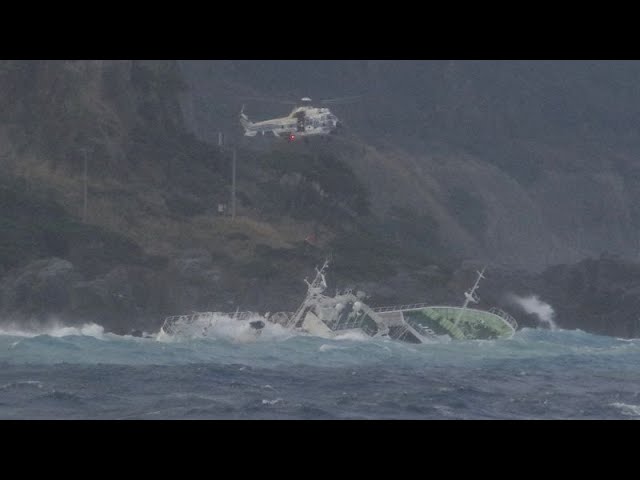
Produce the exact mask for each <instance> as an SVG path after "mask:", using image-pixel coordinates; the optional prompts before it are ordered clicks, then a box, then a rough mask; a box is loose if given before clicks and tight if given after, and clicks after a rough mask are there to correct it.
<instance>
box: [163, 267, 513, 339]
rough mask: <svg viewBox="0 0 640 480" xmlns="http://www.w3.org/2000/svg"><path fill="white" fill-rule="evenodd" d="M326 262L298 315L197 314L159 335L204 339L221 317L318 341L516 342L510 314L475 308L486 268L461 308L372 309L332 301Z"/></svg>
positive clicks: (353, 298)
mask: <svg viewBox="0 0 640 480" xmlns="http://www.w3.org/2000/svg"><path fill="white" fill-rule="evenodd" d="M328 265H329V263H328V261H325V262H324V264H323V266H322V268H320V269H318V268H316V276H315V278H314V280H313V281H312V282H309V281H307V280H306V279H305V282H306V283H307V294H306V296H305V298H304V301H303V302H302V304H301V305H300V307H299V308H298V309H297V310H296V311H295V312H277V313H274V314H265V315H264V316H261V315H260V314H258V313H255V312H239V311H236V312H233V313H222V312H196V313H193V314H191V315H179V316H173V317H167V318H166V319H165V322H164V324H163V326H162V328H161V331H160V335H161V336H162V335H169V336H175V335H184V334H188V335H190V336H193V335H198V336H199V335H202V336H206V335H207V332H208V331H209V329H211V328H212V327H215V324H216V323H217V322H219V321H220V319H221V318H226V319H229V318H232V319H235V320H238V321H242V322H244V323H246V326H247V331H248V332H252V334H253V335H255V336H257V335H260V333H261V332H262V329H263V328H264V327H265V325H266V323H265V322H271V323H274V324H279V325H281V326H283V327H285V328H287V329H291V330H293V331H299V332H303V333H307V334H311V335H315V336H319V337H325V338H335V337H338V336H343V335H345V334H349V333H354V334H358V335H362V334H364V335H366V336H369V337H386V338H391V339H394V340H399V341H403V342H408V343H416V344H417V343H430V342H433V341H437V340H441V339H443V338H449V339H451V340H490V339H498V338H511V337H512V336H513V335H514V333H515V331H516V329H517V328H518V324H517V322H516V321H515V319H514V318H513V317H512V316H511V315H509V314H508V313H506V312H504V311H502V310H500V309H497V308H493V309H491V310H489V311H485V310H479V309H475V308H470V307H469V304H470V303H478V301H479V299H478V296H477V295H476V291H477V290H478V287H479V284H480V280H481V279H483V278H485V277H484V269H483V270H482V271H481V272H477V273H478V278H477V279H476V281H475V284H474V285H473V287H472V288H471V289H470V290H469V291H467V292H465V294H464V295H465V301H464V303H463V305H462V306H461V307H453V306H437V305H428V304H425V303H421V304H412V305H398V306H390V307H378V308H371V307H369V306H368V305H366V304H365V303H364V302H363V296H362V295H357V294H354V293H353V292H352V291H351V290H346V291H344V292H342V293H336V295H335V296H333V297H330V296H327V295H325V294H324V292H325V290H326V289H327V283H326V279H325V273H326V270H327V268H328Z"/></svg>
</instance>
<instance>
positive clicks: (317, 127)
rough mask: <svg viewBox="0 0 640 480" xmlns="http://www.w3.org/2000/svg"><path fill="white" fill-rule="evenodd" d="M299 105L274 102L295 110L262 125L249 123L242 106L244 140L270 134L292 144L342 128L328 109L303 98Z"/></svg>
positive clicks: (335, 99) (330, 100) (343, 100)
mask: <svg viewBox="0 0 640 480" xmlns="http://www.w3.org/2000/svg"><path fill="white" fill-rule="evenodd" d="M361 96H362V95H359V96H354V97H342V98H334V99H328V100H321V101H320V103H321V104H330V103H347V102H350V101H353V100H356V99H358V98H360V97H361ZM262 100H264V99H262ZM268 101H273V100H268ZM300 101H301V102H302V104H299V103H298V102H289V101H277V102H278V103H288V104H294V105H296V107H295V108H294V109H293V110H292V111H291V113H290V114H289V115H288V116H286V117H280V118H272V119H270V120H263V121H261V122H252V121H250V120H249V118H248V117H247V115H245V113H244V106H243V107H242V110H241V111H240V124H241V125H242V127H243V128H244V134H245V136H247V137H255V136H256V135H257V134H258V133H260V134H262V135H265V134H267V133H269V134H271V135H274V136H275V137H279V138H286V139H287V140H288V141H289V142H293V141H295V140H296V139H297V138H301V137H309V136H313V135H329V134H335V133H337V131H338V129H340V128H341V127H342V124H341V122H340V120H338V117H336V116H335V115H334V114H333V113H331V111H330V110H329V109H328V108H326V107H314V106H312V104H311V102H312V101H311V99H310V98H309V97H304V98H302V99H301V100H300Z"/></svg>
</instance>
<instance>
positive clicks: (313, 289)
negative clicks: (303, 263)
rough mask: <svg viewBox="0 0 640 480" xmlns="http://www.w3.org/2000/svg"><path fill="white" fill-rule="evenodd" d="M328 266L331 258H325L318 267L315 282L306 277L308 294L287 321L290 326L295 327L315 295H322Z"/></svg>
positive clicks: (325, 284) (325, 286)
mask: <svg viewBox="0 0 640 480" xmlns="http://www.w3.org/2000/svg"><path fill="white" fill-rule="evenodd" d="M328 266H329V260H325V261H324V264H323V265H322V267H321V268H320V269H318V267H316V278H314V279H313V282H311V283H309V281H308V280H307V279H306V278H305V279H304V283H306V284H307V296H306V297H305V299H304V302H302V304H301V305H300V307H298V310H296V313H294V314H293V316H292V317H291V320H289V322H288V323H287V326H288V327H295V326H296V325H297V324H298V321H299V320H300V318H299V317H300V316H301V315H302V313H303V312H304V307H305V306H306V305H307V304H308V303H309V302H310V301H311V300H313V299H314V298H315V297H317V296H319V295H322V292H324V291H325V290H326V288H327V281H326V280H325V277H324V272H325V270H326V269H327V267H328Z"/></svg>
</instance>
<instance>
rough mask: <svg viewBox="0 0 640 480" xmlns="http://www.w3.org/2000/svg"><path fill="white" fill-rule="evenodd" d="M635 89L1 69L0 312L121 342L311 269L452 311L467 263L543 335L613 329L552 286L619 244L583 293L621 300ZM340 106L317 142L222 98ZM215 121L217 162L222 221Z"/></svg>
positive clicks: (291, 298)
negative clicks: (170, 318) (246, 120)
mask: <svg viewBox="0 0 640 480" xmlns="http://www.w3.org/2000/svg"><path fill="white" fill-rule="evenodd" d="M638 77H640V64H638V63H637V62H409V61H398V62H391V61H314V62H305V61H272V62H266V61H217V62H173V61H68V62H66V61H4V62H0V104H1V105H2V109H1V110H0V112H1V113H0V149H1V150H0V163H1V166H2V169H3V172H5V173H4V174H3V177H2V180H1V181H0V220H1V222H2V237H1V238H0V275H1V276H2V279H1V280H0V318H2V321H4V322H8V321H16V322H27V321H31V322H42V321H47V320H49V319H51V318H53V317H57V318H61V319H64V321H68V322H70V321H73V322H83V321H88V320H93V321H98V322H101V323H103V324H104V325H106V326H107V327H108V328H111V329H113V330H115V331H119V332H126V331H128V330H130V329H132V328H146V329H154V328H157V326H158V324H159V322H160V321H161V320H162V317H163V316H164V315H167V314H172V313H180V312H183V311H191V310H205V309H217V310H235V309H236V308H243V309H244V308H259V309H265V310H274V309H283V310H288V309H292V308H295V306H296V303H297V301H298V300H299V298H300V296H301V295H303V293H304V284H303V283H302V282H301V279H302V278H303V277H304V276H306V275H308V274H310V271H311V268H312V267H313V265H314V264H315V263H317V262H318V261H320V259H322V258H323V257H325V256H332V257H333V259H334V260H335V262H334V268H333V269H332V274H333V275H334V276H333V282H334V284H335V285H336V286H339V287H347V286H349V287H360V288H362V289H365V290H366V291H367V292H369V293H370V295H371V297H370V302H371V303H374V304H375V303H387V302H396V301H418V300H429V301H437V302H441V301H447V302H449V301H454V302H458V301H459V296H460V293H461V291H462V290H463V289H464V288H466V287H467V283H468V281H469V278H468V277H469V275H470V273H469V272H473V269H474V268H475V267H476V265H479V264H482V263H488V264H489V265H490V271H491V270H493V271H494V272H496V275H495V276H494V278H495V282H494V283H493V284H491V283H490V282H488V283H487V287H486V288H487V291H488V292H490V293H489V294H488V297H487V300H492V301H494V303H500V302H501V301H502V296H503V294H506V293H507V291H509V290H514V288H513V287H514V285H516V284H519V285H520V290H521V291H522V292H525V291H526V292H530V293H537V294H539V295H541V296H543V297H544V298H545V299H547V301H549V302H551V303H552V304H553V305H554V307H555V308H556V310H557V312H558V323H559V324H560V325H561V326H563V325H564V326H569V327H572V328H573V327H580V328H584V329H587V330H589V329H591V330H593V331H596V332H598V333H612V334H616V335H623V336H630V335H635V334H636V333H634V332H636V330H637V329H636V327H635V326H634V325H635V324H634V323H633V319H632V318H631V317H629V318H627V317H628V315H626V314H625V315H626V316H625V315H617V314H616V315H612V316H607V315H605V314H602V313H596V312H601V309H599V307H597V306H594V305H591V304H589V305H591V306H589V305H587V303H588V302H587V303H585V302H584V301H583V300H584V299H585V298H587V297H589V294H587V293H585V292H586V291H587V290H588V289H589V288H591V287H588V285H587V283H588V282H587V283H585V282H583V284H584V285H583V287H584V288H583V289H581V288H579V287H577V286H575V285H574V283H575V282H573V280H572V281H569V280H567V281H566V282H565V281H564V280H563V279H565V280H566V279H567V278H568V277H571V278H573V276H575V275H578V274H577V273H567V272H574V270H575V271H577V272H582V271H583V270H584V268H587V267H585V266H584V265H588V264H584V263H579V264H576V265H573V266H570V264H572V263H575V262H579V261H581V260H583V259H586V258H589V257H593V258H600V257H601V256H602V255H603V254H604V255H605V256H604V257H603V258H609V257H608V256H607V255H609V256H610V255H618V257H617V260H616V262H618V264H616V265H620V266H619V267H616V268H608V267H607V268H608V270H607V268H605V270H607V271H610V272H612V273H611V275H612V276H613V277H612V278H613V279H618V280H615V281H614V280H612V282H613V283H615V284H616V285H618V284H619V282H622V284H620V285H621V286H620V289H621V290H620V291H619V292H618V290H616V289H613V290H611V289H609V288H608V287H607V288H605V285H604V284H603V283H602V281H600V280H599V282H600V283H598V285H599V287H598V288H597V289H598V291H601V290H603V289H604V290H606V295H604V296H602V295H601V297H602V302H601V303H602V305H605V304H606V305H608V304H609V303H611V302H614V300H615V298H614V297H615V295H614V293H613V292H614V291H615V292H618V293H620V292H622V293H621V295H623V297H624V301H622V300H621V301H622V305H625V307H624V311H625V312H630V311H631V310H630V309H631V306H632V305H633V302H634V301H635V300H633V299H634V298H635V297H634V294H633V292H634V287H633V285H634V282H635V280H633V278H635V277H633V275H631V276H629V275H627V273H628V272H627V270H626V269H631V270H633V268H635V267H634V265H635V264H634V262H635V260H636V257H637V249H638V245H639V244H640V239H639V238H638V235H637V229H638V226H639V222H640V219H639V218H638V215H637V213H636V209H634V208H633V206H634V205H635V203H636V202H637V200H638V199H639V195H640V190H639V187H638V186H639V185H640V183H639V182H636V181H635V180H636V178H637V177H638V175H637V173H638V172H637V170H638V165H639V164H638V161H637V158H638V153H639V152H640V141H639V137H638V135H637V129H636V126H637V121H638V119H639V118H640V116H639V115H638V113H639V112H640V92H638V90H637V85H638V82H637V79H638ZM353 94H363V99H362V100H361V101H360V102H357V103H355V104H351V105H348V106H346V105H345V106H336V107H335V108H333V107H332V108H333V110H334V111H335V113H336V114H338V116H339V117H340V118H341V119H342V120H344V122H345V124H346V125H347V129H346V131H347V133H346V135H344V136H341V137H338V138H337V139H334V140H333V141H331V142H310V143H309V144H306V143H302V144H293V145H291V144H283V143H273V142H269V141H263V140H262V139H257V140H256V141H247V140H248V139H245V138H243V137H242V136H241V132H240V131H239V126H238V125H237V115H238V112H239V108H240V106H241V105H242V104H243V103H245V104H246V111H247V113H249V114H250V115H251V116H252V117H256V118H260V117H261V116H262V117H263V118H268V117H272V116H278V115H282V114H285V113H287V112H286V108H285V109H284V110H282V108H281V107H279V106H277V105H275V106H274V104H268V103H267V104H264V103H257V102H253V103H252V102H251V101H250V100H246V98H247V97H252V96H253V97H255V96H263V97H270V98H287V99H291V98H298V97H301V96H305V95H311V96H312V97H313V98H327V97H336V96H344V95H353ZM218 132H222V133H224V136H225V140H226V144H227V147H230V146H232V145H233V146H235V148H236V151H237V153H238V186H237V191H238V194H237V199H238V215H237V217H236V219H235V220H234V221H232V220H231V218H230V217H229V215H228V208H229V193H230V190H229V184H230V173H231V172H230V170H231V169H230V161H231V153H230V150H229V149H228V148H222V149H221V148H218V147H217V145H216V144H217V139H218ZM85 165H86V178H87V204H86V211H85V204H84V178H85ZM220 208H222V209H223V211H222V212H220V211H219V209H220ZM372 259H375V261H372ZM593 261H594V262H596V260H593ZM465 262H466V263H465ZM597 262H602V260H598V261H597ZM559 264H564V265H566V266H565V267H554V265H559ZM623 265H627V267H624V266H623ZM603 268H604V267H603ZM544 269H547V270H546V271H545V272H544V273H540V272H542V271H543V270H544ZM598 271H600V270H598ZM615 272H618V273H620V275H619V276H618V274H617V273H615ZM625 272H627V273H625ZM618 277H619V278H618ZM632 277H633V278H632ZM598 278H605V277H598ZM606 278H609V277H606ZM505 279H510V280H508V281H507V280H505ZM603 281H604V280H603ZM572 282H573V283H572ZM625 282H626V283H625ZM629 282H630V283H629ZM569 284H571V285H573V286H572V287H571V288H569V286H568V285H569ZM549 285H555V286H557V290H554V289H550V288H547V287H548V286H549ZM561 292H562V293H561ZM612 295H613V296H612ZM605 297H606V298H605ZM598 298H600V297H598ZM274 299H277V302H276V303H278V305H275V304H274ZM607 302H609V303H607ZM614 303H615V302H614ZM585 305H586V306H585ZM602 305H601V306H602ZM616 305H618V304H616ZM627 307H628V308H627ZM602 308H604V307H602ZM605 310H606V309H605ZM589 312H591V314H590V313H589ZM594 315H596V316H594ZM603 315H604V316H603ZM622 317H624V319H622ZM527 321H530V322H533V320H532V319H530V318H529V319H528V320H526V321H525V323H526V322H527ZM532 324H533V323H532Z"/></svg>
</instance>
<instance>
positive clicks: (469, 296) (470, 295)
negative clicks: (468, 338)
mask: <svg viewBox="0 0 640 480" xmlns="http://www.w3.org/2000/svg"><path fill="white" fill-rule="evenodd" d="M486 269H487V267H486V265H485V267H484V268H483V269H482V271H481V272H477V271H476V273H477V274H478V278H477V279H476V283H474V284H473V287H472V288H471V290H469V291H468V292H464V297H465V300H464V303H463V304H462V309H461V310H460V313H459V314H458V318H456V321H455V325H458V322H459V321H460V319H461V318H462V315H464V312H465V310H466V309H467V306H468V305H469V302H472V303H478V302H479V301H480V299H479V298H478V296H477V295H476V290H477V289H478V286H479V285H480V280H482V279H483V278H485V276H484V271H485V270H486Z"/></svg>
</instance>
